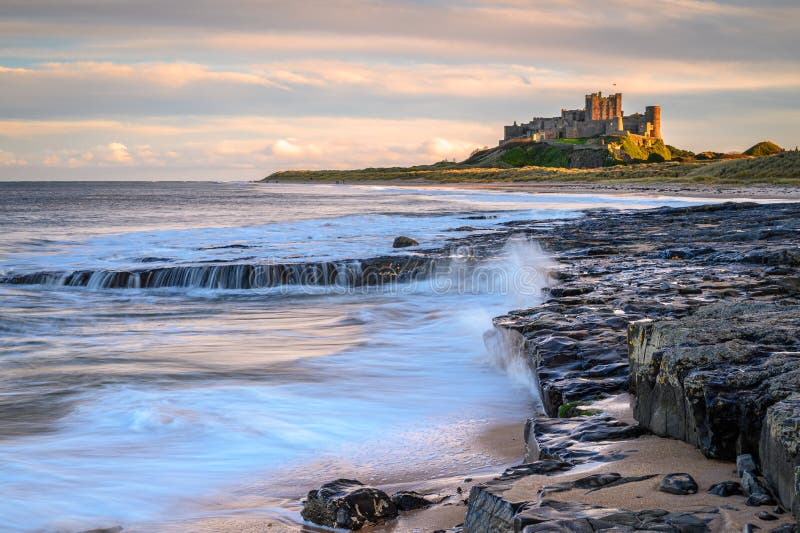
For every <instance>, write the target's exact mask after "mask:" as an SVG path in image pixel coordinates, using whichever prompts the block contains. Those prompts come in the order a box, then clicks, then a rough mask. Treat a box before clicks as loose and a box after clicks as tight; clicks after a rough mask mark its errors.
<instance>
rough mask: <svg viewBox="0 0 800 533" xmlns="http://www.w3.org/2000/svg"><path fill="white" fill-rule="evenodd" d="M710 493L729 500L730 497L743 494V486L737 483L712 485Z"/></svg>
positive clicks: (727, 482) (726, 482)
mask: <svg viewBox="0 0 800 533" xmlns="http://www.w3.org/2000/svg"><path fill="white" fill-rule="evenodd" d="M708 493H709V494H714V495H715V496H722V497H723V498H727V497H728V496H734V495H736V494H742V485H741V484H739V483H737V482H735V481H721V482H719V483H714V484H713V485H711V488H710V489H708Z"/></svg>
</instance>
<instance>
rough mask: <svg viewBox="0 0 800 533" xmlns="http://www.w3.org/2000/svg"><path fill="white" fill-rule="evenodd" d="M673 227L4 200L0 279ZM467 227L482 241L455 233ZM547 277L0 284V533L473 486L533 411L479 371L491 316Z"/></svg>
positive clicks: (516, 377) (509, 378)
mask: <svg viewBox="0 0 800 533" xmlns="http://www.w3.org/2000/svg"><path fill="white" fill-rule="evenodd" d="M688 203H691V202H689V201H686V200H674V199H665V198H635V197H626V198H612V197H590V196H581V195H572V196H570V195H530V194H525V193H500V192H486V191H476V190H459V189H409V188H379V187H355V186H320V185H317V186H299V185H298V186H288V185H274V184H269V185H267V184H250V183H248V184H230V183H228V184H209V183H198V184H189V183H49V184H31V183H6V184H0V213H2V216H0V275H2V276H6V275H10V274H15V273H30V272H37V271H44V270H47V271H50V270H64V271H68V270H73V269H106V268H109V269H118V270H119V269H121V270H124V269H131V268H141V266H142V265H143V263H142V258H149V259H148V261H149V262H148V263H147V266H152V265H153V264H157V265H161V266H173V265H178V266H180V265H194V264H200V263H202V264H205V263H206V262H209V261H211V262H220V261H222V262H226V261H234V262H240V263H247V264H258V263H260V262H265V261H284V262H306V261H315V260H327V259H353V260H358V259H361V258H366V257H371V256H375V255H383V254H406V253H414V249H407V250H402V251H397V250H394V249H392V247H391V244H392V240H393V238H394V237H395V236H397V235H399V234H406V235H409V236H411V237H414V238H416V239H417V240H419V241H420V243H421V246H420V248H426V247H438V246H441V245H443V244H444V243H445V242H446V241H447V239H451V238H453V237H463V236H466V235H469V234H471V233H488V232H494V231H496V230H497V229H498V228H500V227H501V224H502V223H504V222H507V221H510V220H518V219H533V218H536V219H548V218H562V217H575V216H580V212H579V210H580V209H584V208H587V207H617V208H645V207H653V206H660V205H685V204H688ZM483 215H486V216H488V217H490V218H481V219H476V218H474V217H476V216H483ZM470 217H472V218H470ZM456 228H460V229H459V230H458V231H453V230H454V229H456ZM232 245H236V246H235V247H234V246H232ZM549 265H550V263H549V259H548V258H547V257H546V256H545V254H544V253H543V252H542V251H541V250H540V249H539V248H538V246H536V243H532V242H527V241H524V240H514V241H513V242H510V243H508V244H507V245H506V246H504V247H502V248H501V249H500V250H498V254H497V257H493V258H488V259H486V260H484V266H486V267H487V268H489V272H490V273H491V274H490V278H491V279H489V281H488V282H487V280H486V279H483V280H482V281H481V282H480V283H479V284H470V282H469V280H470V276H471V275H472V274H473V272H472V271H471V270H469V269H467V267H465V266H464V265H462V264H461V263H459V259H458V258H454V259H453V273H454V280H457V281H455V282H454V283H453V284H450V285H446V286H445V285H442V284H431V283H428V282H424V281H419V282H415V283H409V284H406V285H403V286H400V287H398V286H393V287H373V288H363V289H352V288H350V289H347V290H341V288H332V287H331V288H326V287H317V288H314V289H313V290H309V289H307V288H300V287H298V288H286V290H282V291H279V292H276V291H274V290H273V291H270V290H249V291H245V290H239V291H235V290H208V289H203V288H199V287H180V288H174V289H169V290H155V289H124V290H114V289H108V290H92V289H87V288H70V287H54V286H36V285H31V286H18V285H7V284H0V438H2V445H0V483H2V486H3V487H4V496H3V498H2V499H0V530H3V531H29V530H42V529H43V530H67V531H69V530H80V529H87V528H92V527H100V526H113V525H123V526H125V527H132V528H134V529H135V528H137V527H144V526H143V524H150V525H151V526H152V524H159V523H161V522H162V521H165V520H169V521H170V522H171V523H172V524H173V525H174V524H175V523H176V522H177V523H178V524H180V523H181V521H184V520H185V521H187V522H186V523H187V524H188V523H189V522H188V521H191V520H194V519H197V518H198V517H209V516H215V515H217V514H225V513H226V512H227V510H229V509H232V508H234V507H235V508H236V510H237V512H240V513H241V512H249V513H255V514H264V515H265V516H272V515H276V514H281V513H282V516H289V517H290V519H291V518H293V519H297V520H299V516H297V513H296V505H295V504H296V500H297V499H298V498H299V497H301V496H302V495H303V494H304V493H305V492H306V491H307V490H309V489H310V488H312V487H313V486H314V485H318V484H319V483H322V482H325V481H328V480H330V479H331V478H334V477H337V476H339V475H344V474H346V475H348V476H351V477H359V478H360V479H362V480H363V481H370V480H371V481H373V482H376V483H380V482H382V481H387V480H396V479H413V478H414V476H415V475H420V476H421V475H425V476H443V477H444V476H449V475H454V474H459V475H461V474H468V473H470V472H478V471H483V470H486V469H491V468H497V467H498V466H499V465H501V464H503V462H504V461H507V460H508V458H506V457H500V456H499V454H496V453H494V452H493V451H492V450H488V449H485V447H482V446H481V445H480V444H479V440H480V439H478V438H477V436H478V435H480V434H481V433H482V432H485V431H486V430H487V429H489V428H491V427H492V426H493V424H498V423H517V422H520V421H522V420H524V418H525V417H526V415H528V414H529V413H530V412H531V411H532V410H534V409H535V408H536V405H537V400H536V397H535V393H534V390H533V388H532V385H531V382H530V380H529V376H526V375H525V372H524V369H522V367H520V366H519V365H516V366H515V364H514V362H513V361H511V360H510V358H511V357H513V354H507V353H506V354H503V353H497V350H496V349H495V350H489V349H487V347H486V345H485V343H484V334H485V333H486V332H487V331H488V330H490V328H491V318H492V317H493V316H496V315H499V314H502V313H504V312H506V311H507V310H509V309H511V308H515V307H522V306H527V305H533V304H535V303H536V302H537V301H538V300H539V297H540V296H539V295H540V289H541V288H542V287H543V286H544V283H545V278H544V276H542V277H536V276H534V277H533V278H531V279H527V278H526V279H527V282H526V283H524V284H522V285H520V284H519V283H507V282H508V280H511V279H516V278H515V273H516V272H518V271H520V269H529V270H530V271H531V272H534V273H536V272H543V271H544V270H545V269H546V268H548V266H549ZM470 268H472V267H470ZM461 274H464V275H465V276H463V277H462V276H461ZM465 279H466V280H467V281H466V283H467V285H469V290H464V283H465V281H464V280H465ZM334 289H336V290H334ZM508 367H513V371H511V372H508V371H506V370H508ZM309 465H313V467H309ZM243 498H244V499H245V500H247V501H248V502H250V503H248V504H247V505H244V506H242V504H241V500H242V499H243ZM234 501H236V502H237V503H234ZM148 527H149V526H148ZM145 529H146V528H145ZM187 529H190V528H188V526H187Z"/></svg>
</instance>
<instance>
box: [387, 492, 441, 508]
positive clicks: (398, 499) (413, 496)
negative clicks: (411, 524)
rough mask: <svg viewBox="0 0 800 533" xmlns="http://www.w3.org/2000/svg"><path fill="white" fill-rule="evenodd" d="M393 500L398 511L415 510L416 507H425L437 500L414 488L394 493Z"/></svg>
mask: <svg viewBox="0 0 800 533" xmlns="http://www.w3.org/2000/svg"><path fill="white" fill-rule="evenodd" d="M392 502H393V503H394V505H395V506H396V507H397V510H398V511H413V510H414V509H424V508H425V507H429V506H431V505H433V504H434V503H435V502H432V501H431V500H429V499H427V498H426V497H425V496H423V495H422V494H420V493H418V492H414V491H413V490H401V491H400V492H395V493H394V494H392Z"/></svg>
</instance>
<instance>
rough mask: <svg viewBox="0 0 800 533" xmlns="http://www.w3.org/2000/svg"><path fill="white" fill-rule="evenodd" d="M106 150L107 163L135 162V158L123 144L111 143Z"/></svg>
mask: <svg viewBox="0 0 800 533" xmlns="http://www.w3.org/2000/svg"><path fill="white" fill-rule="evenodd" d="M105 150H106V151H107V153H106V157H105V159H106V161H111V162H112V163H130V162H131V161H133V157H131V154H130V152H128V147H127V146H125V145H124V144H122V143H118V142H113V143H109V144H108V146H106V147H105Z"/></svg>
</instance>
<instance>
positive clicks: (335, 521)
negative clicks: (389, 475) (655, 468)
mask: <svg viewBox="0 0 800 533" xmlns="http://www.w3.org/2000/svg"><path fill="white" fill-rule="evenodd" d="M300 515H301V516H302V517H303V519H304V520H308V521H309V522H313V523H315V524H319V525H321V526H327V527H339V528H344V529H351V530H356V529H361V528H362V527H364V526H367V525H373V524H379V523H381V522H384V521H385V520H388V519H391V518H395V517H397V506H396V505H395V504H394V502H392V500H391V499H390V498H389V496H388V495H387V494H386V493H385V492H383V491H382V490H379V489H376V488H373V487H368V486H366V485H364V484H363V483H361V482H359V481H356V480H354V479H337V480H336V481H331V482H330V483H325V484H324V485H322V486H321V487H320V488H319V489H316V490H312V491H311V492H309V493H308V497H307V498H306V499H305V500H304V501H303V510H302V511H301V512H300Z"/></svg>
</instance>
